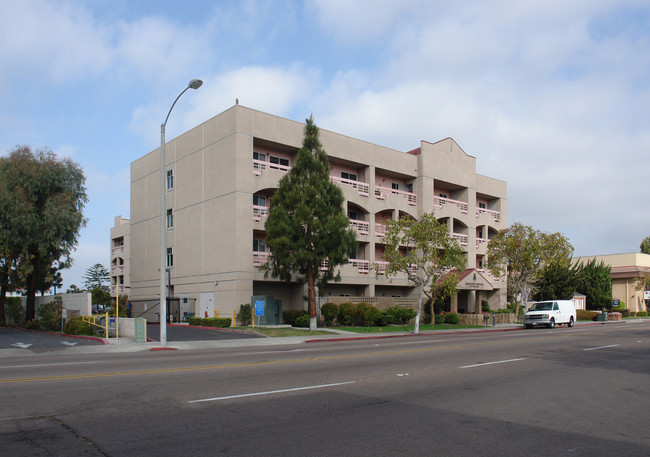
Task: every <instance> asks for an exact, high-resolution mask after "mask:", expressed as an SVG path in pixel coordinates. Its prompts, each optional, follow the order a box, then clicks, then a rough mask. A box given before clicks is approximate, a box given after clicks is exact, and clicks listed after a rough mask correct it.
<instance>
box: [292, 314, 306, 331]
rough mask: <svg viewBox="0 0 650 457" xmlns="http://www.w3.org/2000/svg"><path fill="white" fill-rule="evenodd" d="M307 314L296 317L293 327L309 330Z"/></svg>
mask: <svg viewBox="0 0 650 457" xmlns="http://www.w3.org/2000/svg"><path fill="white" fill-rule="evenodd" d="M309 320H310V317H309V313H307V312H305V314H301V315H300V316H298V317H296V319H295V321H294V324H293V327H307V328H309Z"/></svg>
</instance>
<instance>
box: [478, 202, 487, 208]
mask: <svg viewBox="0 0 650 457" xmlns="http://www.w3.org/2000/svg"><path fill="white" fill-rule="evenodd" d="M478 207H479V208H482V209H485V208H486V206H485V203H483V202H479V203H478Z"/></svg>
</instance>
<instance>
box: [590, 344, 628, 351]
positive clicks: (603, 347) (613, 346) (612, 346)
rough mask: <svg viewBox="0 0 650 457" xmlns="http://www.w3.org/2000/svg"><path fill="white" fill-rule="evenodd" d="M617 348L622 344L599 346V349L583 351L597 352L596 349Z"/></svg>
mask: <svg viewBox="0 0 650 457" xmlns="http://www.w3.org/2000/svg"><path fill="white" fill-rule="evenodd" d="M616 346H620V344H610V345H608V346H598V347H595V348H587V349H583V351H595V350H596V349H605V348H615V347H616Z"/></svg>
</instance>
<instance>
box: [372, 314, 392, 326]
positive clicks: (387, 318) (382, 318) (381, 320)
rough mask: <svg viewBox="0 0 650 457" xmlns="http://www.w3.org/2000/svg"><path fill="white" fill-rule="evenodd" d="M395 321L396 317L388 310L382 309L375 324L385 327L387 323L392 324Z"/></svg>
mask: <svg viewBox="0 0 650 457" xmlns="http://www.w3.org/2000/svg"><path fill="white" fill-rule="evenodd" d="M394 322H395V317H393V315H392V314H390V313H389V312H388V311H380V312H379V315H378V316H377V319H376V320H375V325H378V326H380V327H384V326H386V325H392V324H393V323H394Z"/></svg>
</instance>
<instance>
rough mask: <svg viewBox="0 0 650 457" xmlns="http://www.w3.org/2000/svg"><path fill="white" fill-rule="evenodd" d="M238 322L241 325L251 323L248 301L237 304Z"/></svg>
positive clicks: (244, 325)
mask: <svg viewBox="0 0 650 457" xmlns="http://www.w3.org/2000/svg"><path fill="white" fill-rule="evenodd" d="M237 317H239V323H240V324H241V325H242V326H243V327H246V326H247V325H249V324H250V323H251V304H250V303H242V304H241V305H239V315H238V316H237Z"/></svg>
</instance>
